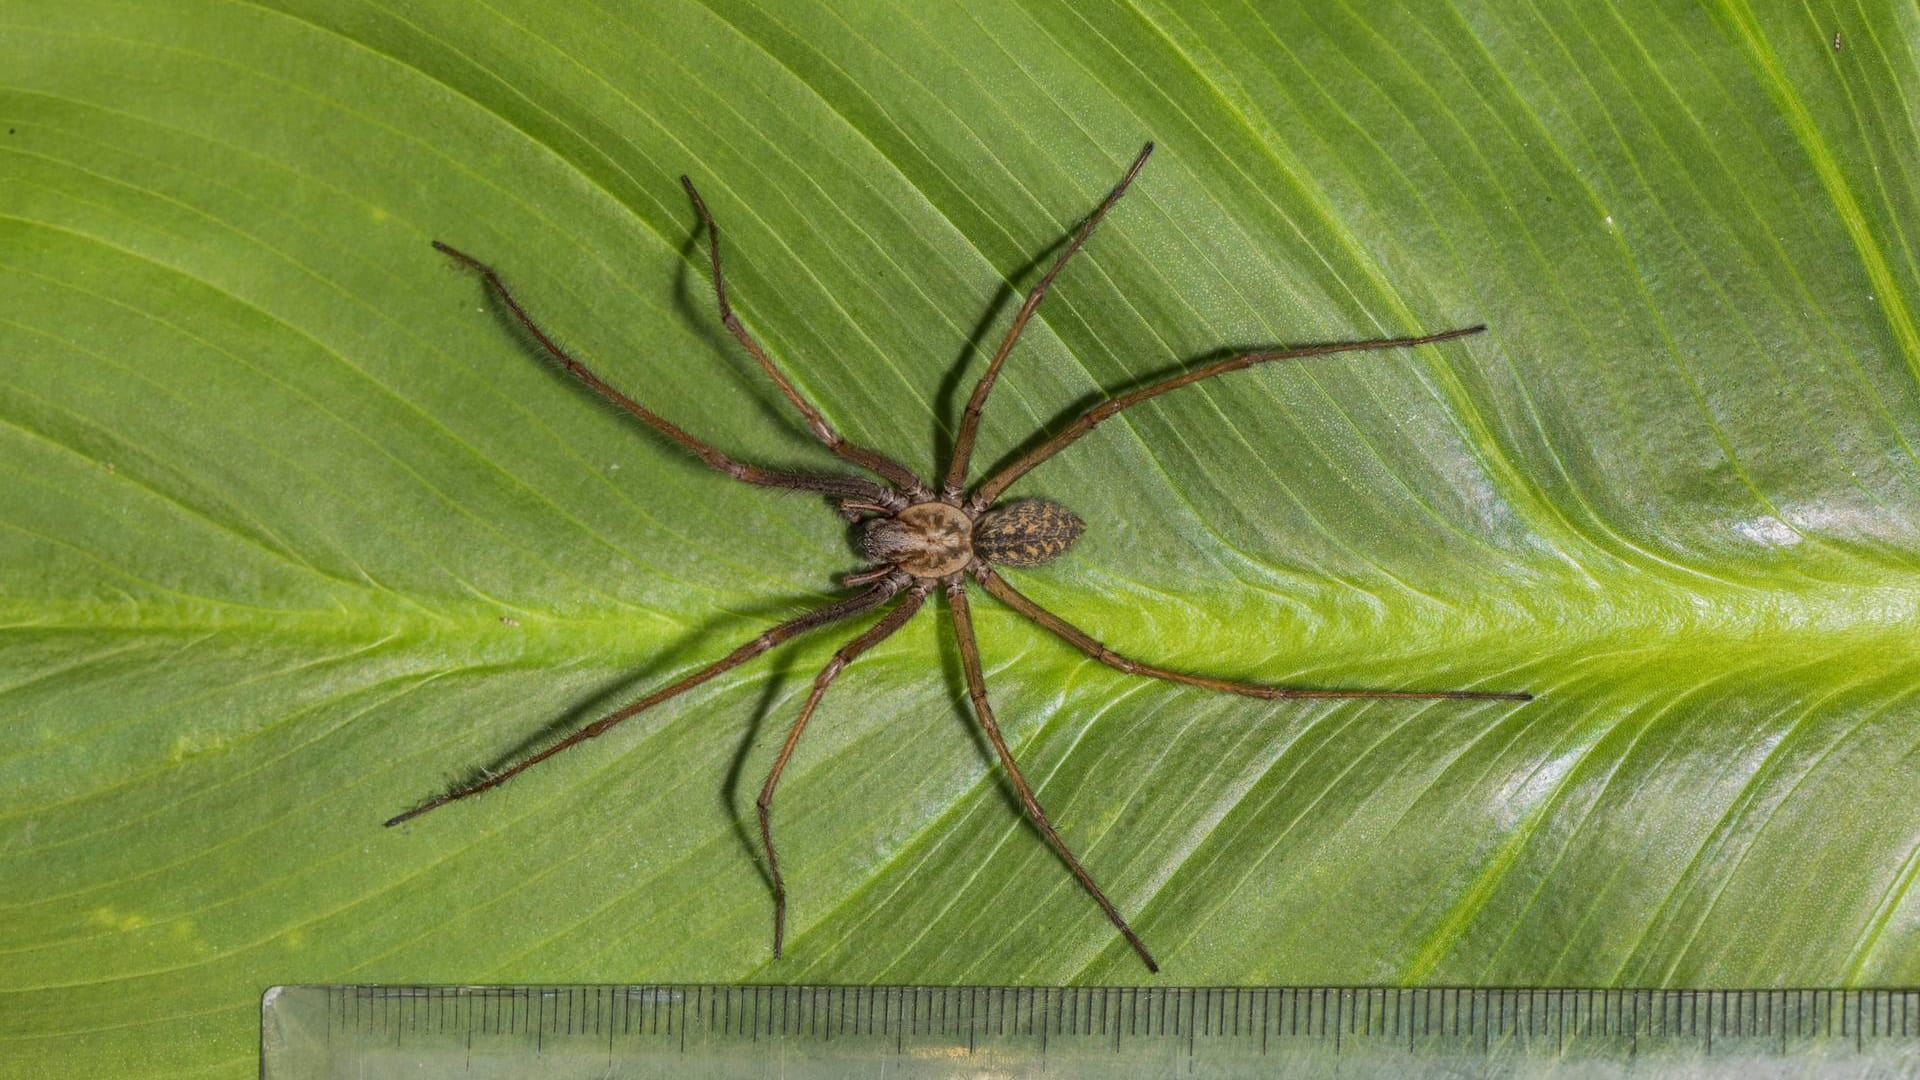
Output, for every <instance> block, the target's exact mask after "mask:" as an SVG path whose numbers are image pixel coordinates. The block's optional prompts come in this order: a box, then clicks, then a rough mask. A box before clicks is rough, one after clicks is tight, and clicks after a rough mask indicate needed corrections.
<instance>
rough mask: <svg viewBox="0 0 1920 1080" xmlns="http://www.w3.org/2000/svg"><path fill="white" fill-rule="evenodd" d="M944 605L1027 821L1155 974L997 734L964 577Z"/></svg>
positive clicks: (1148, 956) (977, 711)
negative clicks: (1043, 838)
mask: <svg viewBox="0 0 1920 1080" xmlns="http://www.w3.org/2000/svg"><path fill="white" fill-rule="evenodd" d="M947 603H948V605H949V606H950V607H952V608H953V634H954V637H955V638H957V639H958V640H959V643H960V665H961V667H962V668H964V669H965V670H966V674H967V695H968V696H969V697H971V698H972V699H973V712H974V715H975V716H976V717H978V718H979V720H980V727H981V728H982V729H983V730H985V731H986V733H987V739H988V741H990V742H992V743H993V750H994V753H996V754H998V755H999V757H1000V764H1001V766H1002V767H1003V768H1005V769H1006V770H1007V779H1008V780H1010V781H1012V783H1013V790H1014V793H1015V794H1017V795H1019V797H1020V806H1021V808H1022V809H1024V810H1025V811H1026V812H1027V819H1028V820H1030V821H1032V822H1033V824H1034V825H1035V827H1037V828H1038V829H1039V830H1040V833H1041V835H1043V836H1045V837H1046V838H1047V843H1049V844H1051V845H1053V850H1054V851H1055V852H1057V853H1058V854H1059V855H1060V858H1061V859H1063V860H1065V862H1066V864H1067V869H1069V870H1071V871H1073V876H1074V877H1075V878H1078V879H1079V881H1080V885H1081V887H1083V888H1085V889H1086V890H1087V892H1088V893H1090V894H1092V896H1093V899H1094V902H1095V903H1097V904H1099V905H1100V910H1101V911H1104V912H1106V913H1107V919H1108V920H1109V921H1110V922H1112V923H1113V925H1114V926H1116V927H1118V928H1119V930H1120V933H1121V935H1122V936H1123V937H1125V938H1126V939H1127V944H1129V945H1131V946H1133V951H1134V952H1136V953H1139V954H1140V959H1141V961H1142V962H1144V963H1145V964H1146V965H1147V970H1148V971H1151V972H1155V973H1158V972H1159V970H1160V965H1159V964H1157V963H1155V962H1154V959H1153V954H1152V953H1150V952H1148V951H1147V947H1146V945H1145V944H1143V943H1142V942H1141V941H1140V937H1139V935H1138V934H1135V933H1134V932H1133V928H1132V927H1131V926H1128V925H1127V920H1125V919H1123V918H1121V917H1120V911H1119V909H1118V908H1116V907H1114V906H1113V901H1111V900H1108V899H1107V894H1106V893H1104V892H1101V891H1100V886H1098V885H1096V884H1094V881H1093V875H1092V874H1089V873H1087V870H1086V867H1083V866H1081V865H1080V860H1079V859H1076V858H1074V855H1073V852H1072V851H1071V850H1069V849H1068V847H1067V844H1066V841H1064V840H1062V839H1060V834H1059V833H1057V832H1055V831H1054V828H1053V822H1051V821H1049V820H1047V812H1046V811H1045V810H1042V809H1041V808H1040V801H1039V800H1038V799H1036V798H1034V797H1033V789H1032V788H1030V787H1028V786H1027V778H1026V777H1025V776H1022V775H1021V774H1020V766H1019V764H1018V763H1016V762H1015V761H1014V760H1013V751H1012V750H1009V749H1007V740H1006V738H1005V737H1004V736H1002V735H1001V734H1000V725H999V724H998V723H997V722H995V720H994V718H993V707H992V706H991V705H989V704H988V703H987V680H986V676H984V675H983V674H981V671H980V646H979V644H978V643H977V642H976V641H974V637H973V615H972V613H971V612H970V611H969V610H968V609H967V581H966V578H965V577H964V576H963V575H960V574H955V575H953V576H952V577H950V578H948V579H947Z"/></svg>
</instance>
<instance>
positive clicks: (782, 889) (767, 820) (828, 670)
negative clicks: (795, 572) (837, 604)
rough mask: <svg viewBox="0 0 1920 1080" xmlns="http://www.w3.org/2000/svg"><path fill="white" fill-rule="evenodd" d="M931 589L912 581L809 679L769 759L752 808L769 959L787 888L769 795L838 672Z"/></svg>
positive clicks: (779, 937) (783, 921) (780, 931)
mask: <svg viewBox="0 0 1920 1080" xmlns="http://www.w3.org/2000/svg"><path fill="white" fill-rule="evenodd" d="M932 588H933V584H932V582H924V581H923V582H916V583H915V584H914V585H913V587H912V588H910V589H908V590H907V598H906V599H905V600H902V601H901V602H900V606H898V607H896V608H894V609H893V610H892V611H889V612H887V613H886V615H884V616H883V617H881V619H880V621H879V622H876V623H874V624H873V625H872V626H871V627H868V628H867V630H866V632H865V633H862V634H861V635H860V636H859V637H856V638H854V639H853V640H852V641H849V642H847V643H846V644H845V645H843V646H841V648H840V651H839V652H836V653H834V654H833V659H832V660H829V661H827V666H826V667H824V668H821V669H820V674H818V675H815V676H814V677H813V692H812V693H810V694H808V695H807V703H806V704H805V705H802V706H801V707H800V715H799V716H798V717H795V718H794V721H793V726H792V727H791V728H789V729H787V741H786V742H785V743H783V744H781V747H780V756H778V757H776V758H774V759H773V768H771V769H769V770H768V771H767V781H766V783H764V784H762V785H760V798H759V799H758V800H756V801H755V803H754V805H755V806H757V807H758V808H759V811H760V843H761V844H762V845H763V846H765V848H766V849H767V872H768V876H770V877H771V878H772V879H773V956H774V959H776V960H778V959H779V958H780V946H781V944H782V943H783V942H784V941H785V940H786V936H787V886H786V882H785V881H784V880H783V879H782V878H781V877H780V856H779V855H777V854H775V852H774V849H773V792H774V789H775V788H777V787H779V786H780V774H781V773H783V772H785V771H786V768H787V759H788V758H790V757H792V756H793V748H794V746H795V745H796V744H798V743H799V742H800V733H801V732H803V731H805V730H807V721H809V720H811V719H813V710H814V708H815V707H817V706H818V705H819V704H820V699H821V698H822V697H823V696H825V695H826V692H827V687H829V686H832V685H833V680H835V679H837V678H839V677H840V672H841V671H842V670H843V669H845V668H846V666H847V665H848V664H851V663H853V659H854V657H856V656H859V655H860V654H861V653H863V652H866V651H867V650H868V649H871V648H873V647H874V646H875V645H878V644H880V643H881V642H882V641H885V640H886V639H887V638H889V637H891V636H892V635H893V632H894V631H895V630H898V629H900V628H901V627H902V626H905V625H906V624H907V620H909V619H911V618H913V617H914V615H916V614H917V613H918V612H919V611H920V604H921V602H922V601H924V600H926V598H927V592H928V591H929V590H930V589H932Z"/></svg>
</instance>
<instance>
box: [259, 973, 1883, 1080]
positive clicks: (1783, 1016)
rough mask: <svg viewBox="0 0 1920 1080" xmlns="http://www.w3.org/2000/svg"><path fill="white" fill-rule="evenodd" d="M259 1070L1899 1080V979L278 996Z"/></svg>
mask: <svg viewBox="0 0 1920 1080" xmlns="http://www.w3.org/2000/svg"><path fill="white" fill-rule="evenodd" d="M261 1053H262V1075H263V1076H265V1077H267V1078H268V1080H308V1078H319V1077H328V1078H333V1077H384V1076H408V1077H454V1076H458V1077H593V1078H596V1080H605V1078H621V1077H636V1078H637V1077H687V1078H699V1077H784V1078H795V1080H810V1078H816V1077H817V1078H822V1080H826V1078H834V1080H840V1078H855V1077H873V1078H881V1077H886V1078H921V1077H983V1076H984V1077H1042V1076H1045V1077H1102V1078H1115V1080H1124V1078H1133V1077H1169V1078H1171V1077H1255V1076H1263V1077H1264V1076H1279V1075H1287V1076H1293V1075H1322V1074H1326V1073H1332V1072H1335V1071H1338V1072H1339V1073H1340V1074H1341V1075H1346V1076H1393V1077H1457V1076H1511V1077H1532V1076H1546V1075H1548V1074H1552V1075H1553V1076H1555V1077H1576V1078H1577V1077H1615V1076H1653V1075H1658V1076H1662V1077H1666V1076H1676V1075H1677V1076H1699V1077H1767V1076H1782V1077H1784V1076H1795V1077H1799V1076H1847V1077H1880V1076H1888V1077H1892V1076H1920V991H1911V990H1818V989H1806V990H1777V989H1776V990H1579V989H1548V988H1526V987H1509V988H1494V989H1488V988H1436V987H1413V988H1405V987H1400V988H1396V987H1365V986H1350V987H1330V986H1329V987H1298V986H1290V987H1172V986H1149V987H1057V986H1056V987H1000V986H949V987H925V986H921V987H915V986H878V987H876V986H742V985H698V986H696V985H687V986H348V985H334V986H277V987H274V988H273V989H271V990H268V991H267V992H266V995H265V997H264V999H263V1002H262V1020H261Z"/></svg>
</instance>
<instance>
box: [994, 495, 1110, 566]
mask: <svg viewBox="0 0 1920 1080" xmlns="http://www.w3.org/2000/svg"><path fill="white" fill-rule="evenodd" d="M1086 527H1087V523H1086V522H1084V521H1081V520H1080V519H1079V518H1078V517H1076V516H1075V515H1074V513H1073V511H1071V510H1069V509H1067V508H1066V507H1064V506H1061V505H1060V504H1059V503H1057V502H1051V501H1049V500H1046V499H1021V500H1020V501H1019V502H1012V503H1008V504H1006V505H1005V506H999V507H995V508H994V509H992V510H989V511H987V512H986V513H984V514H982V515H980V519H979V520H978V521H975V522H974V523H973V553H974V554H975V555H977V556H979V557H980V558H982V559H984V560H986V561H987V562H990V563H998V564H1000V565H1001V566H1039V565H1040V564H1041V563H1047V562H1052V561H1053V560H1054V559H1056V558H1059V557H1060V553H1061V552H1063V551H1065V550H1067V549H1068V548H1070V547H1072V546H1073V542H1074V541H1075V540H1078V539H1080V534H1081V532H1083V531H1084V530H1085V529H1086Z"/></svg>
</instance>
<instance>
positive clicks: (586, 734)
mask: <svg viewBox="0 0 1920 1080" xmlns="http://www.w3.org/2000/svg"><path fill="white" fill-rule="evenodd" d="M906 582H907V576H906V575H905V574H899V575H896V576H894V577H890V578H888V579H887V580H885V581H882V582H880V583H879V584H878V585H875V586H874V587H873V588H871V589H868V590H867V591H866V592H863V593H860V594H858V595H857V596H849V597H847V598H845V599H843V600H836V601H834V602H833V603H831V604H827V605H826V606H824V607H818V608H815V609H813V610H812V611H809V612H807V613H806V614H805V615H801V616H799V617H798V618H793V619H788V620H787V621H786V622H783V623H781V624H780V625H778V626H775V627H773V628H772V629H770V630H767V631H766V632H764V633H762V634H761V635H760V636H759V637H757V638H754V639H753V640H752V641H749V642H747V643H746V644H745V645H742V646H740V647H739V648H737V649H735V650H733V651H732V652H730V653H728V654H727V655H726V656H724V657H722V658H720V659H719V660H716V661H714V662H713V663H711V664H708V665H707V666H706V667H703V668H701V669H700V670H699V671H696V672H694V673H693V674H691V675H688V676H686V677H685V678H683V679H681V680H680V681H678V682H676V683H674V684H672V685H671V686H668V687H665V688H664V689H661V690H656V691H654V692H653V693H651V694H648V695H647V696H646V697H643V698H641V699H640V700H639V701H636V702H633V703H632V704H630V705H626V706H624V707H622V708H620V709H618V710H615V711H614V712H610V713H608V714H607V715H605V716H603V717H601V718H600V719H598V720H595V721H594V722H593V723H591V724H588V725H587V726H586V727H583V728H581V729H580V730H579V731H576V732H574V733H573V734H571V735H569V736H567V737H566V738H564V739H561V740H560V741H559V742H557V743H554V744H553V745H552V746H549V747H547V748H546V749H544V750H542V751H540V752H539V753H537V754H530V755H528V756H527V757H524V758H521V759H520V760H519V761H516V762H514V763H513V764H512V765H509V766H507V767H506V768H505V769H502V770H501V771H499V772H496V773H489V774H487V776H486V777H485V778H484V779H482V780H477V781H475V782H473V783H471V784H467V785H464V786H462V787H457V788H455V789H453V790H452V791H449V792H447V793H446V794H444V795H439V796H436V797H434V798H432V799H428V800H427V801H426V802H423V803H421V804H420V805H419V806H416V807H414V808H413V809H411V810H409V811H407V812H406V813H404V814H396V815H394V816H393V817H390V818H388V819H387V821H386V824H387V825H388V826H390V827H391V826H394V825H398V824H400V823H401V822H403V821H410V820H412V819H413V818H417V817H419V816H420V815H421V814H424V813H426V812H427V811H429V810H435V809H438V808H440V807H442V806H445V805H447V804H448V803H450V802H458V801H459V800H461V799H464V798H467V797H468V796H471V795H478V794H480V793H481V792H483V791H486V790H487V789H489V788H496V787H499V786H500V785H501V784H504V783H506V782H507V781H509V780H511V779H513V778H514V777H516V776H518V775H520V774H521V773H523V772H525V771H527V770H528V769H531V768H533V767H534V766H535V765H538V764H540V763H541V762H543V761H545V760H547V759H548V758H550V757H552V756H553V755H555V754H557V753H559V752H560V751H562V750H565V749H567V748H568V747H570V746H575V745H578V744H579V743H583V742H585V741H587V740H588V739H591V738H593V737H595V736H597V735H602V734H604V733H606V732H607V731H608V730H609V729H611V728H612V727H613V726H614V725H616V724H618V723H620V722H621V721H623V720H627V719H629V718H631V717H633V716H637V715H639V714H640V713H643V712H645V711H647V710H648V709H651V708H653V707H654V706H655V705H658V704H660V703H661V702H663V701H667V700H669V699H671V698H675V697H678V696H679V695H681V694H684V693H686V692H687V691H688V690H691V689H693V688H694V687H696V686H699V685H700V684H701V683H703V682H706V681H707V680H708V679H711V678H713V677H714V676H715V675H719V674H721V673H722V672H725V671H730V670H732V669H733V668H736V667H739V666H740V665H741V664H744V663H746V662H747V661H749V660H751V659H753V658H754V657H756V656H759V655H760V654H761V653H763V652H766V651H767V650H768V649H771V648H773V647H774V646H775V645H778V644H780V643H781V642H783V641H785V640H787V639H788V638H790V637H793V636H794V635H795V634H799V633H804V632H805V631H808V630H812V629H815V628H816V627H821V626H825V625H827V624H828V623H831V622H838V621H839V620H841V619H845V618H849V617H851V616H854V615H858V614H860V613H861V612H863V611H867V610H870V609H872V608H874V607H878V606H879V605H880V604H882V603H885V602H886V601H887V600H888V599H889V598H891V597H892V596H893V595H894V594H895V593H897V592H899V591H900V590H901V588H902V587H904V586H905V585H906Z"/></svg>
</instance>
